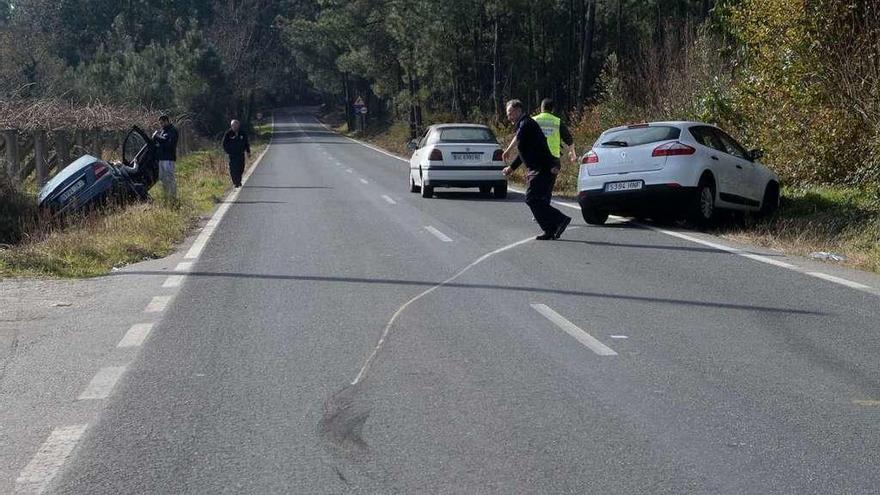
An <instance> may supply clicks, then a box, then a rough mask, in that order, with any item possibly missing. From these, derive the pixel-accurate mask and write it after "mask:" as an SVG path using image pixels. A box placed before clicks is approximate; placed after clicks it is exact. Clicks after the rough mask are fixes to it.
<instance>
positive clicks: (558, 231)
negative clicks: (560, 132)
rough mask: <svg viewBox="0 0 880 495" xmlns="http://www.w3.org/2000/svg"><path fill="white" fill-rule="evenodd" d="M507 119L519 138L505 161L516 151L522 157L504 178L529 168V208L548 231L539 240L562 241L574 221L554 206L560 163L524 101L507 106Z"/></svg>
mask: <svg viewBox="0 0 880 495" xmlns="http://www.w3.org/2000/svg"><path fill="white" fill-rule="evenodd" d="M507 118H508V119H509V120H510V122H512V123H513V124H514V125H515V127H516V136H515V137H514V139H513V141H512V142H511V143H510V146H508V147H507V149H506V150H505V151H504V159H505V160H508V159H509V157H510V156H511V155H512V154H513V148H514V147H516V148H517V151H518V152H519V156H517V158H516V160H515V161H514V162H513V163H512V164H511V165H509V166H507V167H505V168H504V175H510V174H512V173H513V172H514V171H515V170H516V169H517V168H519V166H520V164H522V163H525V164H526V168H528V173H527V174H526V180H527V181H528V186H527V187H526V204H527V205H529V208H530V209H531V210H532V213H533V214H534V215H535V220H536V221H537V222H538V225H540V226H541V229H542V230H543V231H544V233H543V234H541V235H539V236H537V237H535V239H537V240H539V241H547V240H551V239H559V238H560V237H561V236H562V234H563V232H565V229H566V227H568V224H570V223H571V217H568V216H566V215H564V214H563V213H562V212H561V211H559V210H557V209H556V208H554V207H553V206H552V205H551V204H550V201H551V199H552V197H553V183H554V182H555V180H556V177H555V176H556V174H558V173H559V166H558V165H557V163H558V159H557V158H556V157H554V156H553V154H552V153H550V148H549V147H548V146H547V138H546V137H545V136H544V133H543V132H542V131H541V126H539V125H538V123H537V122H535V120H534V119H532V118H531V117H529V116H528V115H527V114H526V113H525V111H524V110H523V104H522V102H521V101H519V100H511V101H509V102H507Z"/></svg>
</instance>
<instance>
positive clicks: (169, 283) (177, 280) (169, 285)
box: [162, 275, 184, 289]
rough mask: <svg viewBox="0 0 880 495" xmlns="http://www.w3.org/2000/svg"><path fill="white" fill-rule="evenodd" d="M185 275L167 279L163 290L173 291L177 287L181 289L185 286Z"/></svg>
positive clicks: (172, 276)
mask: <svg viewBox="0 0 880 495" xmlns="http://www.w3.org/2000/svg"><path fill="white" fill-rule="evenodd" d="M183 279H184V276H183V275H171V276H169V277H168V278H166V279H165V282H164V283H163V284H162V288H163V289H173V288H175V287H180V286H181V285H182V284H183Z"/></svg>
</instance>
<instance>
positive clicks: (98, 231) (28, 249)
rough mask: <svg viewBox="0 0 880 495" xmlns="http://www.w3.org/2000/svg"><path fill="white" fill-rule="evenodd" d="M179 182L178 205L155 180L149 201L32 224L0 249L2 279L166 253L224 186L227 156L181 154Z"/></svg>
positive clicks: (93, 272)
mask: <svg viewBox="0 0 880 495" xmlns="http://www.w3.org/2000/svg"><path fill="white" fill-rule="evenodd" d="M258 154H259V153H258V152H257V150H255V153H254V156H257V155H258ZM177 183H178V197H179V198H180V201H179V202H177V203H171V202H168V201H165V199H164V197H163V194H162V186H161V184H156V186H154V188H153V190H152V191H151V193H152V195H153V197H154V198H155V200H154V201H153V202H152V203H148V204H132V205H128V206H124V207H123V206H117V207H109V209H107V210H105V211H100V212H93V213H91V214H89V215H86V216H83V217H79V218H74V219H70V220H69V221H68V222H67V224H66V225H65V226H64V227H59V226H47V225H45V224H42V225H39V224H35V225H31V226H30V227H29V228H27V229H26V230H27V235H26V237H25V239H24V240H23V241H22V242H20V243H18V244H15V245H12V246H8V247H6V248H5V249H0V277H14V276H57V277H93V276H98V275H103V274H105V273H107V272H109V271H110V270H111V269H112V268H113V267H118V266H122V265H126V264H130V263H135V262H138V261H143V260H145V259H153V258H161V257H163V256H167V255H169V254H170V253H172V252H173V250H174V249H175V246H176V245H177V244H178V243H179V242H181V241H182V240H183V239H184V238H185V237H186V235H187V233H188V232H189V231H190V230H191V229H192V227H193V226H194V225H195V224H196V222H197V220H198V219H199V218H200V217H201V216H203V215H205V214H207V213H209V212H210V211H212V210H213V208H214V206H215V205H216V204H217V202H218V201H220V199H221V198H222V197H223V196H224V194H225V193H226V191H227V190H228V188H229V179H228V172H227V165H226V161H225V157H224V156H223V155H222V154H221V153H219V152H217V151H201V152H195V153H191V154H189V155H187V156H185V157H182V158H181V159H180V160H179V161H178V162H177Z"/></svg>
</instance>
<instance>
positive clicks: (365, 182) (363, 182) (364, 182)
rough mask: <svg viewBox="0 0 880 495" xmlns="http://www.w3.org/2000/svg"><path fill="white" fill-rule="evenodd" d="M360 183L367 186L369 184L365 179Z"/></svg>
mask: <svg viewBox="0 0 880 495" xmlns="http://www.w3.org/2000/svg"><path fill="white" fill-rule="evenodd" d="M360 181H361V184H369V183H370V181H368V180H367V179H361V180H360Z"/></svg>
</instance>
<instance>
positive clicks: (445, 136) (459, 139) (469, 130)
mask: <svg viewBox="0 0 880 495" xmlns="http://www.w3.org/2000/svg"><path fill="white" fill-rule="evenodd" d="M440 142H441V143H496V142H497V140H496V139H495V134H494V133H493V132H492V131H491V130H489V129H486V128H482V127H449V128H446V129H440Z"/></svg>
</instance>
